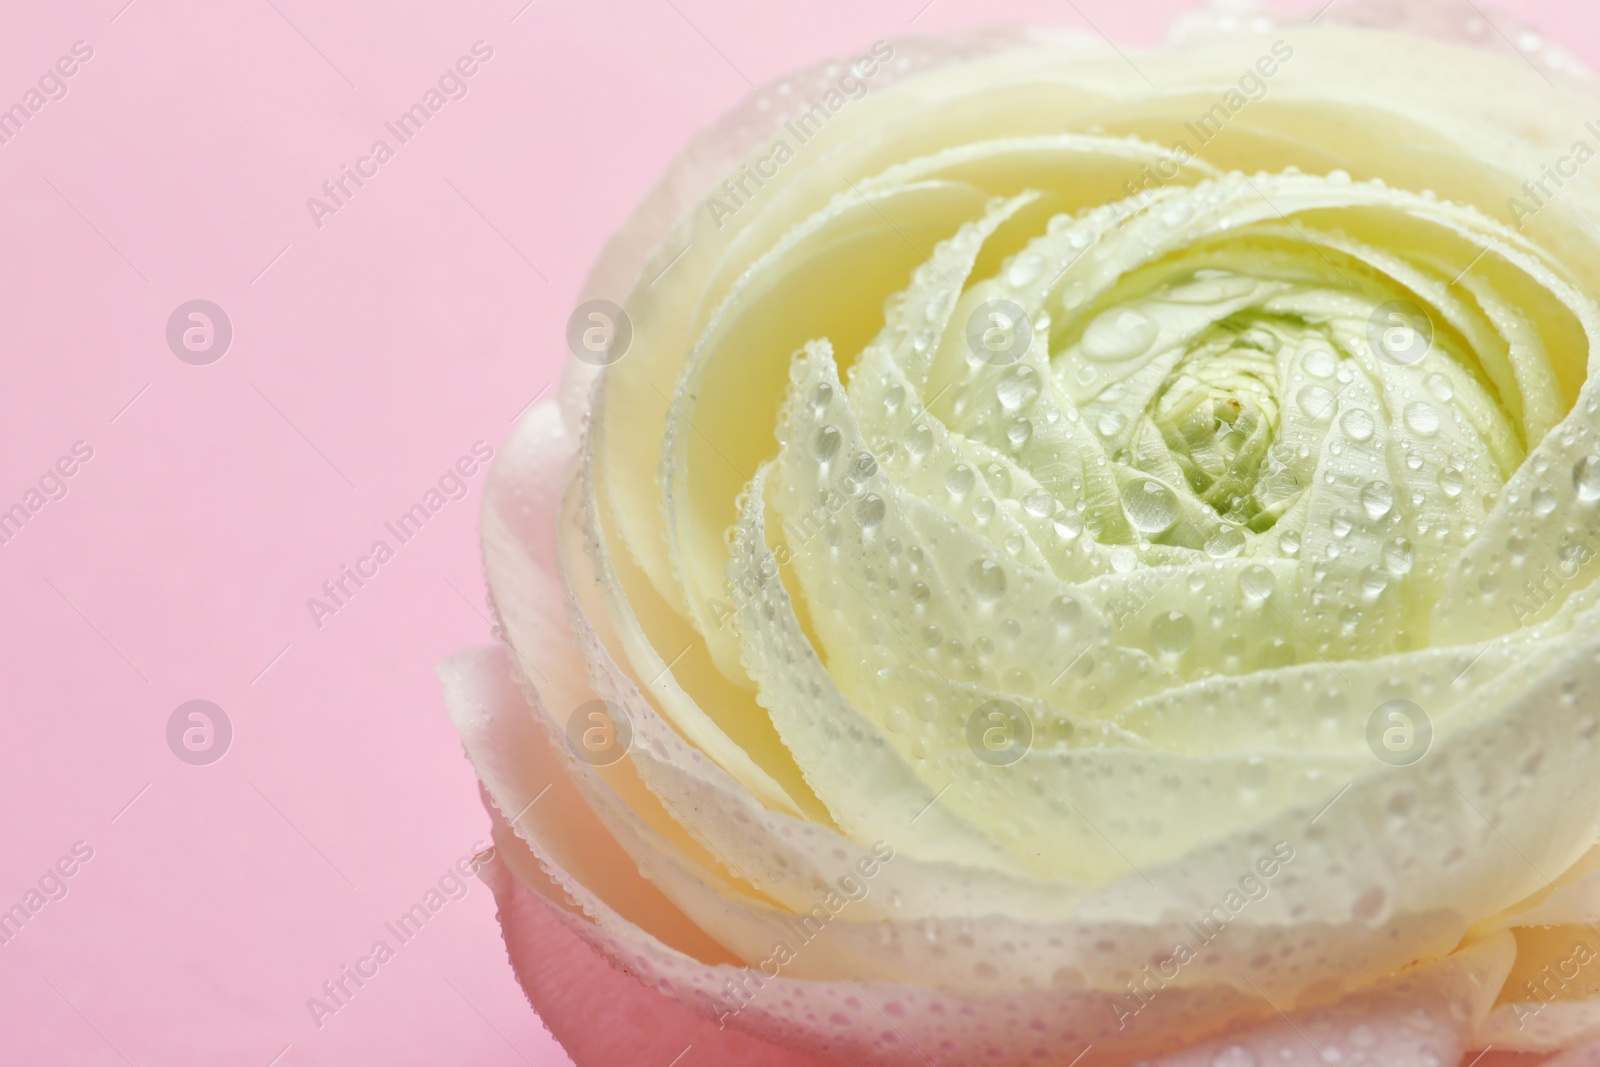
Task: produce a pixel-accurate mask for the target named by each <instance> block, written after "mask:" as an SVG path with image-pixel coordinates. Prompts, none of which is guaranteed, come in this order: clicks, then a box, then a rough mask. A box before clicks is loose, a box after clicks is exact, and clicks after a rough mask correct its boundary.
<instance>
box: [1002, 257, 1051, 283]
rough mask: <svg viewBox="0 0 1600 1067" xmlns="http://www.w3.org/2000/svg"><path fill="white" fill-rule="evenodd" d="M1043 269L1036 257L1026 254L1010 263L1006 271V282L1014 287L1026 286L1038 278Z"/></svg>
mask: <svg viewBox="0 0 1600 1067" xmlns="http://www.w3.org/2000/svg"><path fill="white" fill-rule="evenodd" d="M1043 269H1044V264H1043V262H1042V261H1041V260H1040V258H1039V257H1038V256H1037V255H1034V254H1032V253H1027V254H1024V255H1020V256H1018V257H1017V258H1016V259H1014V260H1012V261H1011V268H1010V269H1009V270H1007V271H1006V281H1007V282H1008V283H1010V284H1011V285H1014V286H1023V285H1027V284H1028V283H1029V282H1031V281H1033V280H1034V279H1035V278H1037V277H1038V276H1039V273H1040V271H1042V270H1043Z"/></svg>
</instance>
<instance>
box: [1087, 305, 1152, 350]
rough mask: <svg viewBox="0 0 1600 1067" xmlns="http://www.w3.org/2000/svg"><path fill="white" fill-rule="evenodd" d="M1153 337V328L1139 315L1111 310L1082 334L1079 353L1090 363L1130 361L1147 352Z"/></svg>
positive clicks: (1122, 310)
mask: <svg viewBox="0 0 1600 1067" xmlns="http://www.w3.org/2000/svg"><path fill="white" fill-rule="evenodd" d="M1156 333H1157V327H1156V324H1155V323H1154V322H1152V321H1151V320H1150V319H1149V318H1148V317H1147V316H1145V315H1143V314H1141V313H1140V312H1137V311H1134V310H1133V309H1132V308H1112V309H1111V310H1110V311H1106V312H1102V313H1101V314H1100V315H1099V316H1097V317H1096V318H1095V320H1094V321H1093V322H1092V323H1090V324H1089V328H1088V329H1087V330H1085V331H1083V341H1082V342H1081V343H1080V345H1079V349H1080V351H1082V353H1083V354H1084V355H1085V356H1086V357H1088V358H1089V359H1096V360H1102V361H1112V360H1120V359H1132V358H1133V357H1134V356H1138V355H1142V354H1144V353H1145V352H1146V351H1148V350H1149V348H1150V345H1151V344H1152V343H1154V341H1155V339H1156Z"/></svg>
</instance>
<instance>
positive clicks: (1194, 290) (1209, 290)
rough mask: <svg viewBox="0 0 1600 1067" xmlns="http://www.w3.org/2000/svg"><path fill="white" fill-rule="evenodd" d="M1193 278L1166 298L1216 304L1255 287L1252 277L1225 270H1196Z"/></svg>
mask: <svg viewBox="0 0 1600 1067" xmlns="http://www.w3.org/2000/svg"><path fill="white" fill-rule="evenodd" d="M1185 210H1186V211H1187V207H1185ZM1194 278H1195V280H1194V281H1192V282H1190V283H1189V284H1188V285H1180V286H1178V287H1176V288H1175V289H1172V290H1171V291H1170V292H1168V293H1167V299H1168V300H1171V301H1172V302H1173V303H1174V304H1216V303H1220V302H1222V301H1224V300H1237V299H1238V298H1239V297H1241V296H1245V295H1248V294H1249V293H1252V292H1254V291H1255V288H1256V281H1255V279H1254V278H1247V277H1245V276H1244V275H1242V274H1229V273H1227V272H1226V271H1204V270H1203V271H1196V272H1195V276H1194Z"/></svg>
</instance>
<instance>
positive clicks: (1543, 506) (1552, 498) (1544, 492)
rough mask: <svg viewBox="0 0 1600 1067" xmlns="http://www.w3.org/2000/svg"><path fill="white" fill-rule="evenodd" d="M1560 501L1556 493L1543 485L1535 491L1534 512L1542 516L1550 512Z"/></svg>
mask: <svg viewBox="0 0 1600 1067" xmlns="http://www.w3.org/2000/svg"><path fill="white" fill-rule="evenodd" d="M1558 503H1559V501H1557V500H1556V495H1555V494H1554V493H1552V492H1551V491H1550V490H1549V489H1546V488H1545V487H1544V486H1542V485H1541V486H1540V487H1539V488H1537V489H1535V490H1534V491H1533V512H1534V514H1535V515H1539V516H1541V517H1542V516H1545V515H1548V514H1550V513H1551V512H1552V511H1554V510H1555V509H1556V505H1557V504H1558Z"/></svg>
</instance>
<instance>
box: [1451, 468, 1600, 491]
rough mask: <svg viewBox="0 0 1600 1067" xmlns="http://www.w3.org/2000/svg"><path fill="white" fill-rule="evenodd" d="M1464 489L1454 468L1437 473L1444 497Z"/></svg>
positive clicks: (1459, 475) (1464, 482)
mask: <svg viewBox="0 0 1600 1067" xmlns="http://www.w3.org/2000/svg"><path fill="white" fill-rule="evenodd" d="M1465 487H1466V479H1465V478H1463V477H1462V475H1461V472H1460V471H1459V470H1457V469H1456V468H1455V467H1446V468H1445V469H1444V470H1442V471H1440V472H1439V488H1440V489H1442V490H1444V495H1445V496H1449V497H1457V496H1460V495H1461V490H1462V489H1463V488H1465ZM1597 488H1600V486H1597Z"/></svg>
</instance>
